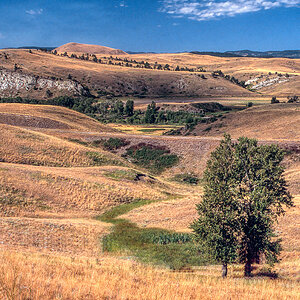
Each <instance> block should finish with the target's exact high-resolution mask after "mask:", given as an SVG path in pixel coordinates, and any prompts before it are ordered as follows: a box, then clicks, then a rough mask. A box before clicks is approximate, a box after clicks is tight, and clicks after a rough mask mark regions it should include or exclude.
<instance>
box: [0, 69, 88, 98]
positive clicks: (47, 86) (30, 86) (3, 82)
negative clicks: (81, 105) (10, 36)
mask: <svg viewBox="0 0 300 300" xmlns="http://www.w3.org/2000/svg"><path fill="white" fill-rule="evenodd" d="M47 90H49V91H50V92H51V93H56V92H64V93H68V94H72V95H78V96H79V95H84V93H85V88H84V87H83V86H82V85H81V84H80V83H78V82H76V81H73V80H60V79H55V78H54V79H51V78H50V79H49V78H42V77H39V76H33V75H28V74H24V73H20V72H12V71H8V70H4V69H2V70H0V96H2V97H3V96H8V95H9V96H16V95H18V94H19V92H21V91H28V92H31V91H32V92H33V93H34V92H39V91H40V92H41V91H42V92H46V91H47Z"/></svg>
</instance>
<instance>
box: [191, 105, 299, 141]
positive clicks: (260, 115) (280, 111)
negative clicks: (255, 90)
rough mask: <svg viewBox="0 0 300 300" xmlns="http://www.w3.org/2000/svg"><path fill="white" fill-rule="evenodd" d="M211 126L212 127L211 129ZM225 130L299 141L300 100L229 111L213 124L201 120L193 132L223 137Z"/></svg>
mask: <svg viewBox="0 0 300 300" xmlns="http://www.w3.org/2000/svg"><path fill="white" fill-rule="evenodd" d="M208 128H210V129H208ZM225 132H227V133H230V134H231V135H232V137H233V138H238V137H240V136H247V137H249V138H256V139H259V140H271V141H279V140H283V141H299V140H300V107H299V105H298V104H269V105H262V106H255V107H251V108H248V109H246V110H243V111H240V112H234V113H230V114H228V115H226V118H225V119H222V120H218V121H216V122H215V123H212V124H209V125H207V124H199V125H198V126H197V127H196V129H195V130H194V131H193V134H197V135H201V136H211V137H212V136H214V137H217V136H218V137H221V136H222V135H223V134H224V133H225Z"/></svg>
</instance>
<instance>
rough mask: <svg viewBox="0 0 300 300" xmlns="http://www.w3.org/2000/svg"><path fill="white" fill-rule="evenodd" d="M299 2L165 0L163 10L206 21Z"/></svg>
mask: <svg viewBox="0 0 300 300" xmlns="http://www.w3.org/2000/svg"><path fill="white" fill-rule="evenodd" d="M299 4H300V0H202V1H200V0H163V1H162V7H161V11H162V12H165V13H168V14H170V15H173V16H174V17H188V18H189V19H192V20H197V21H205V20H211V19H217V18H220V17H233V16H235V15H238V14H243V13H249V12H256V11H259V10H267V9H272V8H276V7H296V6H299Z"/></svg>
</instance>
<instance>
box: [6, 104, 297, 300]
mask: <svg viewBox="0 0 300 300" xmlns="http://www.w3.org/2000/svg"><path fill="white" fill-rule="evenodd" d="M264 109H265V110H264ZM263 111H264V113H263ZM7 114H9V117H7ZM239 114H241V115H242V116H243V118H242V120H241V118H240V117H238V118H237V119H236V120H235V119H234V117H233V116H232V117H231V116H230V115H228V117H227V118H226V119H225V121H224V122H228V128H232V129H231V130H232V131H230V132H232V134H233V136H234V137H237V136H238V135H244V134H245V135H250V136H251V130H252V132H253V135H254V133H255V132H256V133H257V134H256V136H255V135H254V137H257V138H259V139H260V142H263V143H269V142H274V141H278V143H279V144H280V145H282V146H289V147H296V148H297V147H299V137H298V135H297V134H298V131H299V130H298V123H299V120H298V119H297V117H298V115H299V114H298V111H297V110H296V106H295V105H290V106H280V105H279V106H277V105H276V106H270V107H269V106H265V107H264V106H260V107H254V108H252V109H247V110H245V111H243V112H241V113H236V115H237V116H240V115H239ZM264 116H265V118H266V119H267V120H268V121H266V122H265V123H264ZM276 118H277V119H276ZM273 119H275V120H274V123H272V126H273V133H272V131H271V129H268V128H269V127H268V126H267V122H273V121H272V120H273ZM0 120H1V125H0V127H1V133H0V141H1V144H0V159H1V162H0V192H1V195H0V208H1V213H0V298H1V299H5V300H6V299H178V300H179V299H241V297H243V298H245V299H270V300H271V299H300V297H299V295H300V285H299V280H300V260H299V257H300V244H299V241H300V232H299V228H300V227H299V226H300V223H299V222H300V197H299V196H296V197H295V205H296V206H295V207H294V208H292V209H290V210H289V211H288V212H287V214H286V216H284V217H283V218H282V219H281V220H280V222H279V225H278V231H279V233H280V236H281V237H282V238H283V247H284V251H283V253H282V256H281V259H282V260H281V262H280V263H279V264H277V265H276V267H275V271H276V272H277V273H278V276H279V278H278V279H271V278H267V277H264V276H254V277H253V278H251V279H244V278H243V276H242V272H243V270H242V266H240V265H232V266H230V269H229V278H228V279H227V280H222V279H221V278H220V267H219V266H208V267H199V268H192V269H191V271H190V272H187V273H185V272H172V271H171V270H169V269H167V268H164V267H153V266H150V265H142V264H140V263H138V262H136V261H135V259H134V258H133V257H131V256H129V255H130V254H128V253H120V255H115V256H114V257H113V256H109V255H108V254H106V253H103V251H102V247H101V238H102V237H103V236H105V235H106V234H107V233H108V232H109V231H110V228H111V226H112V225H110V224H107V223H103V222H100V221H97V220H95V218H94V217H95V216H97V215H100V214H101V213H103V212H105V211H106V210H108V209H109V208H111V207H115V206H117V205H120V204H123V203H129V202H133V201H136V200H138V199H146V200H151V201H155V202H153V203H152V204H149V205H147V206H143V207H140V208H136V209H134V210H132V211H131V212H129V213H127V214H126V215H125V216H124V215H123V216H122V218H124V217H126V218H128V219H129V220H131V221H132V222H135V223H137V224H138V225H139V226H141V227H159V228H166V229H170V230H174V231H180V232H187V231H189V228H188V225H189V224H190V222H191V221H192V220H193V219H194V218H195V217H196V211H195V204H196V203H198V202H199V201H200V200H201V193H202V190H201V186H189V185H183V184H179V183H176V182H174V181H172V180H171V179H172V177H173V176H174V175H175V174H178V173H186V172H194V173H196V174H198V175H201V174H202V172H203V169H204V168H205V164H206V161H207V159H208V157H209V154H210V152H211V151H212V150H213V149H214V148H215V147H216V146H217V145H218V143H219V140H220V138H221V135H222V133H221V132H219V133H217V132H216V131H214V129H212V133H214V132H215V134H212V135H211V136H207V137H202V136H201V137H191V136H190V137H173V136H149V135H146V133H145V132H143V134H141V132H138V130H139V129H140V127H132V128H131V129H130V130H131V131H130V132H128V133H124V132H126V128H123V132H119V131H118V130H116V129H115V126H113V128H112V127H111V126H106V125H101V124H98V123H97V122H95V121H94V120H92V119H90V118H88V117H85V116H83V115H81V114H79V113H75V112H73V111H70V110H68V109H63V108H58V107H51V106H38V105H34V106H33V105H19V104H10V105H6V104H1V105H0ZM297 121H298V122H297ZM235 122H237V124H239V125H238V126H240V130H238V129H235V127H234V123H235ZM238 122H243V123H238ZM258 122H260V124H261V126H260V129H261V130H260V131H255V130H258V129H259V124H258ZM243 124H244V125H243ZM247 124H248V126H247ZM249 124H252V127H251V128H249V127H250V126H249ZM230 126H231V127H230ZM255 126H256V127H255ZM116 128H117V129H120V130H121V131H122V128H119V127H116ZM286 128H290V130H293V133H291V132H289V131H288V130H285V129H286ZM142 129H145V128H144V127H143V128H142ZM250 129H251V130H250ZM127 130H129V129H128V128H127ZM197 130H198V129H197ZM137 133H138V134H137ZM108 137H120V138H124V139H126V140H128V141H129V142H130V143H131V144H130V145H136V144H138V143H141V142H145V143H149V144H154V145H165V146H167V147H168V148H169V149H170V151H171V153H176V154H178V155H179V156H180V162H179V164H178V165H177V166H174V167H173V168H171V169H170V170H167V171H165V172H164V173H163V174H162V175H160V176H155V177H149V176H145V178H144V179H142V180H135V179H136V173H137V172H142V173H143V174H145V175H147V171H146V170H140V169H139V168H137V167H136V166H134V165H132V164H131V163H130V162H128V161H127V160H125V159H124V158H122V157H121V154H122V153H123V152H124V149H121V150H118V151H116V152H115V153H112V152H109V151H106V150H104V149H102V148H101V146H99V147H93V146H92V145H91V144H89V143H90V142H92V141H95V140H101V139H107V138H108ZM70 139H72V140H70ZM75 139H76V140H79V141H82V142H87V144H80V143H79V142H78V141H77V142H76V141H74V140H75ZM293 149H294V148H293ZM88 152H93V153H94V155H95V153H96V157H98V159H96V161H95V160H94V159H93V157H94V156H89V155H87V153H88ZM99 158H100V159H99ZM285 165H286V167H287V170H286V178H287V181H288V183H289V185H290V190H291V192H292V193H293V194H294V195H299V194H300V176H299V174H300V166H299V154H298V152H297V151H296V152H295V153H292V154H290V155H289V156H288V158H287V159H286V161H285ZM175 195H176V196H177V197H176V198H175V200H174V196H175ZM178 196H181V197H178ZM255 267H256V269H255V271H254V274H256V275H257V274H258V273H259V272H260V271H261V270H264V267H265V266H255Z"/></svg>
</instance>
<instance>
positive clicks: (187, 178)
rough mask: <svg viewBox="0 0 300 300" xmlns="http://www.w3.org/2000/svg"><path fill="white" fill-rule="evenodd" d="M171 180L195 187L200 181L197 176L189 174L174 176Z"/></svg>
mask: <svg viewBox="0 0 300 300" xmlns="http://www.w3.org/2000/svg"><path fill="white" fill-rule="evenodd" d="M172 179H173V180H174V181H177V182H180V183H185V184H193V185H197V184H198V183H199V181H200V179H199V177H198V176H197V175H195V174H190V173H184V174H176V175H175V176H174V177H173V178H172Z"/></svg>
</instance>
